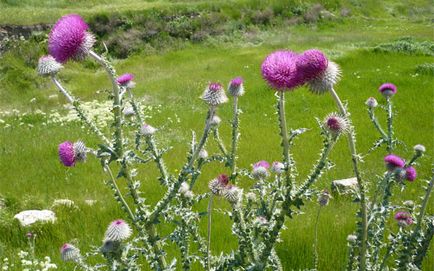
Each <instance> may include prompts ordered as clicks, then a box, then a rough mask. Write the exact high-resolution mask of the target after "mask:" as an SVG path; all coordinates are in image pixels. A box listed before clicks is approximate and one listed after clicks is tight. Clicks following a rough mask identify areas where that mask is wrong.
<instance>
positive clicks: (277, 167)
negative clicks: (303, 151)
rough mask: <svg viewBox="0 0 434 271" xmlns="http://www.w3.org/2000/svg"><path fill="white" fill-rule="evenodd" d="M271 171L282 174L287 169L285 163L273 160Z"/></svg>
mask: <svg viewBox="0 0 434 271" xmlns="http://www.w3.org/2000/svg"><path fill="white" fill-rule="evenodd" d="M271 171H272V172H274V173H276V174H282V173H283V172H284V171H285V165H284V164H283V163H281V162H273V164H271Z"/></svg>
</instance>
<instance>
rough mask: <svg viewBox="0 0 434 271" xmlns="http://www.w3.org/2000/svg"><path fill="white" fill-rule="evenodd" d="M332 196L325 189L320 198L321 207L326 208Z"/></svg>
mask: <svg viewBox="0 0 434 271" xmlns="http://www.w3.org/2000/svg"><path fill="white" fill-rule="evenodd" d="M331 197H332V196H331V195H330V193H329V191H328V190H327V189H324V190H323V191H322V192H321V194H320V195H319V196H318V203H319V205H320V206H326V205H328V204H329V201H330V198H331Z"/></svg>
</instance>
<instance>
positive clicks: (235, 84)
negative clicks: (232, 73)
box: [228, 77, 244, 97]
mask: <svg viewBox="0 0 434 271" xmlns="http://www.w3.org/2000/svg"><path fill="white" fill-rule="evenodd" d="M228 92H229V93H230V94H231V95H232V96H234V97H239V96H242V95H244V85H243V78H241V77H236V78H234V79H232V80H231V82H230V83H229V86H228Z"/></svg>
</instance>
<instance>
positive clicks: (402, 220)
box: [395, 212, 413, 227]
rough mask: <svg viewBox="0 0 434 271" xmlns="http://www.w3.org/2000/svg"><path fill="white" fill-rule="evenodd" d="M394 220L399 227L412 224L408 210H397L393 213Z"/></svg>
mask: <svg viewBox="0 0 434 271" xmlns="http://www.w3.org/2000/svg"><path fill="white" fill-rule="evenodd" d="M395 220H396V221H398V225H399V226H401V227H406V226H409V225H411V224H413V218H412V216H411V214H410V213H408V212H397V213H396V214H395Z"/></svg>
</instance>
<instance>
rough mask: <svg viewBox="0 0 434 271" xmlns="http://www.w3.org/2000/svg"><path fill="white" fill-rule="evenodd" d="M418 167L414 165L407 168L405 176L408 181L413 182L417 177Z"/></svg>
mask: <svg viewBox="0 0 434 271" xmlns="http://www.w3.org/2000/svg"><path fill="white" fill-rule="evenodd" d="M416 176H417V173H416V169H415V168H414V167H412V166H410V167H407V168H405V178H406V179H407V181H409V182H412V181H414V180H415V179H416Z"/></svg>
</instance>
